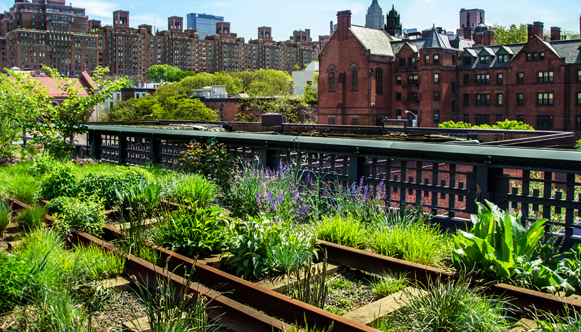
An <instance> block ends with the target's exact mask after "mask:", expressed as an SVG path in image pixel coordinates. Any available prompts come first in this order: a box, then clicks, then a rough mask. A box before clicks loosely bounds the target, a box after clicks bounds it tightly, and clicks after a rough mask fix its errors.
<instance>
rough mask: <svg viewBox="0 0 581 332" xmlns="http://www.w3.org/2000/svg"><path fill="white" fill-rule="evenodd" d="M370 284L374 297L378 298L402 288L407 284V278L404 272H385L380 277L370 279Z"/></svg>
mask: <svg viewBox="0 0 581 332" xmlns="http://www.w3.org/2000/svg"><path fill="white" fill-rule="evenodd" d="M370 284H371V289H372V290H373V293H374V294H375V297H376V298H378V299H379V298H383V297H386V296H389V295H391V294H394V293H397V292H399V291H400V290H402V289H404V288H405V287H406V285H407V284H408V280H407V278H406V275H405V274H398V275H394V274H389V273H386V274H384V275H382V276H381V277H380V278H375V279H372V280H370Z"/></svg>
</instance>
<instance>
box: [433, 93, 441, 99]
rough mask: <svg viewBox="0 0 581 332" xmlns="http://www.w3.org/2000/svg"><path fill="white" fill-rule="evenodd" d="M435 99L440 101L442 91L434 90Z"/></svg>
mask: <svg viewBox="0 0 581 332" xmlns="http://www.w3.org/2000/svg"><path fill="white" fill-rule="evenodd" d="M434 101H440V92H438V91H436V92H434Z"/></svg>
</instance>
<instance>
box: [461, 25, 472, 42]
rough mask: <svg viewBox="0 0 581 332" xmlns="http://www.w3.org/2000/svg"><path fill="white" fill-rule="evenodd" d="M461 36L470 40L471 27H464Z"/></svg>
mask: <svg viewBox="0 0 581 332" xmlns="http://www.w3.org/2000/svg"><path fill="white" fill-rule="evenodd" d="M463 37H464V39H466V40H472V28H469V27H465V28H464V29H463Z"/></svg>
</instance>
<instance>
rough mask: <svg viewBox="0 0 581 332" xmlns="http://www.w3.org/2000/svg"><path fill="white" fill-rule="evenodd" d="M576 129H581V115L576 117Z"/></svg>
mask: <svg viewBox="0 0 581 332" xmlns="http://www.w3.org/2000/svg"><path fill="white" fill-rule="evenodd" d="M575 129H578V130H579V129H581V115H577V116H575Z"/></svg>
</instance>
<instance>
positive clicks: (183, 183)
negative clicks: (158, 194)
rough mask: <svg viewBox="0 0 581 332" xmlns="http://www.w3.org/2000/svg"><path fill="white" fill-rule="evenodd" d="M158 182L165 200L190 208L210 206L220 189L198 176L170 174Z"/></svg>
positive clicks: (213, 183)
mask: <svg viewBox="0 0 581 332" xmlns="http://www.w3.org/2000/svg"><path fill="white" fill-rule="evenodd" d="M160 182H161V185H162V187H163V197H164V198H165V199H167V200H169V201H172V202H176V203H182V204H187V205H190V206H192V205H197V206H201V207H207V206H210V204H211V203H212V201H215V200H216V199H217V198H218V196H219V194H220V187H219V186H218V185H217V184H216V183H215V182H213V181H210V180H208V179H206V178H205V177H204V176H203V175H200V174H183V173H176V172H171V173H168V174H165V175H163V176H161V177H160Z"/></svg>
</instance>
